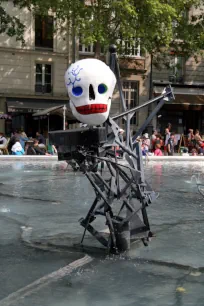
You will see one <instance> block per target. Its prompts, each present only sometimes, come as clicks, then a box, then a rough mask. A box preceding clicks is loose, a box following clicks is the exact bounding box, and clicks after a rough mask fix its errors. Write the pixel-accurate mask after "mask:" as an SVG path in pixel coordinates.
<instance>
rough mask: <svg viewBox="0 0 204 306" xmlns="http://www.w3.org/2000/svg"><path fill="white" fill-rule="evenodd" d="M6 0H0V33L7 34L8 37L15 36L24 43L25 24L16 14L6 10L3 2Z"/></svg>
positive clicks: (6, 0)
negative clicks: (10, 13) (12, 14)
mask: <svg viewBox="0 0 204 306" xmlns="http://www.w3.org/2000/svg"><path fill="white" fill-rule="evenodd" d="M7 2H9V1H8V0H5V1H1V0H0V34H3V33H5V34H7V35H8V36H9V37H12V36H16V40H20V41H21V42H22V43H23V44H24V37H23V34H24V30H25V26H24V25H23V24H22V23H21V21H20V19H19V18H17V17H16V16H11V15H9V14H8V12H6V9H5V4H6V3H7Z"/></svg>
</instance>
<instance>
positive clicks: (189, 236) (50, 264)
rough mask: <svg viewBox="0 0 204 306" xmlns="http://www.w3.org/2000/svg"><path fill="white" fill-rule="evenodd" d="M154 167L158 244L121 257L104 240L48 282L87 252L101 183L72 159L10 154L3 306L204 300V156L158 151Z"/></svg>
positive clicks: (4, 166) (2, 171) (3, 174)
mask: <svg viewBox="0 0 204 306" xmlns="http://www.w3.org/2000/svg"><path fill="white" fill-rule="evenodd" d="M145 172H146V178H147V181H148V182H150V184H152V186H153V189H154V190H155V191H157V192H159V193H160V197H159V198H158V200H157V202H156V203H154V204H152V206H151V207H149V208H148V213H149V220H150V223H151V228H152V230H153V232H154V233H155V235H156V237H155V238H153V239H152V241H151V243H150V244H149V246H148V247H144V246H143V245H142V244H141V245H138V244H137V245H133V246H132V248H131V251H130V252H129V253H128V254H127V255H126V256H120V257H114V256H111V257H108V256H106V255H104V253H103V252H100V250H99V249H98V251H97V246H94V247H95V248H94V249H93V251H92V252H91V258H92V259H91V261H90V262H89V263H88V264H87V265H84V266H82V267H81V268H78V269H75V270H74V271H73V272H71V273H67V274H66V275H65V276H63V277H61V278H59V277H58V278H56V279H53V281H51V282H47V283H46V282H44V284H43V283H42V282H43V281H44V280H45V278H43V277H44V276H45V275H48V276H49V275H51V273H53V272H55V271H58V270H59V269H60V268H63V267H65V266H67V265H69V264H70V263H72V262H73V261H77V260H78V259H80V258H83V257H84V253H83V252H82V251H81V250H80V249H79V248H77V244H78V243H79V242H80V238H81V234H82V231H83V228H81V227H80V225H79V223H78V219H79V218H80V217H82V216H84V215H85V214H86V213H87V210H88V208H89V206H90V203H91V202H92V199H93V197H94V194H93V190H92V188H91V186H90V185H89V182H88V181H87V180H86V178H85V177H84V176H83V175H82V174H80V173H77V172H75V173H74V172H72V171H70V170H67V168H66V163H58V162H51V163H49V162H38V163H35V162H33V163H32V162H31V163H30V162H21V161H15V162H9V163H6V162H4V163H3V162H2V163H1V164H0V233H1V234H0V249H1V252H0V263H1V264H0V276H1V277H0V306H8V305H14V306H17V305H18V306H36V305H40V306H41V305H43V306H48V305H49V306H65V305H66V306H69V305H70V306H75V305H76V306H88V305H97V306H98V305H99V306H104V305H106V306H133V305H137V306H140V305H141V306H143V305H144V306H160V305H161V306H164V305H172V306H173V305H174V306H175V305H176V306H181V305H183V306H203V300H204V291H203V282H204V263H203V253H204V238H203V237H204V227H203V225H204V200H203V197H202V195H201V194H200V193H199V192H198V190H197V186H196V182H195V179H194V178H192V177H193V176H196V177H197V178H198V179H199V180H200V182H202V181H203V179H202V178H203V177H204V164H203V162H193V161H192V162H189V163H186V162H170V161H165V162H156V161H152V162H149V163H148V164H147V165H146V167H145ZM87 241H88V242H89V243H90V244H91V243H92V240H90V241H89V240H87ZM75 247H76V249H75ZM53 275H55V274H53ZM46 279H47V278H46ZM38 280H40V282H39V283H38ZM41 281H42V282H41ZM36 282H37V283H36ZM33 283H35V284H37V285H36V286H35V287H32V286H31V285H32V284H33ZM42 284H43V285H42ZM33 288H34V289H33Z"/></svg>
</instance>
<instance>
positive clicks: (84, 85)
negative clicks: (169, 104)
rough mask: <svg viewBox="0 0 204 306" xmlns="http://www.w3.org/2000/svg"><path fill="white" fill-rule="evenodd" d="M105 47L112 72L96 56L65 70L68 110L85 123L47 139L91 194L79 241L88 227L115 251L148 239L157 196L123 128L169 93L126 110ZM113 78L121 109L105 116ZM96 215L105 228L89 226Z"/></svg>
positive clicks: (168, 90) (114, 67)
mask: <svg viewBox="0 0 204 306" xmlns="http://www.w3.org/2000/svg"><path fill="white" fill-rule="evenodd" d="M111 52H112V55H111V60H112V61H111V68H112V70H114V71H115V74H116V77H115V75H114V73H113V72H112V70H111V69H110V68H109V67H108V66H107V65H106V64H105V63H103V62H101V61H99V60H96V59H85V60H81V61H78V62H76V63H75V64H72V65H71V66H70V68H69V69H68V70H67V72H66V74H65V84H66V87H67V90H68V94H69V97H70V107H71V110H72V113H73V115H74V116H75V117H76V118H77V119H78V120H79V121H80V122H82V123H86V124H87V125H88V127H86V128H82V129H76V130H71V131H69V130H68V131H57V132H51V133H50V140H51V142H52V143H53V144H55V145H58V147H59V153H58V156H59V160H73V159H74V160H75V161H76V162H77V164H78V165H79V167H80V170H81V171H82V172H83V173H84V174H85V175H86V177H87V178H88V179H89V181H90V183H91V185H92V187H93V188H94V191H95V194H96V197H95V199H94V201H93V204H92V205H91V207H90V209H89V212H88V214H87V216H86V217H85V218H82V219H80V224H81V225H82V226H83V227H84V235H83V237H82V241H81V242H83V239H84V236H85V233H86V231H89V232H90V233H91V234H92V235H93V236H94V237H95V238H96V239H97V240H98V241H99V242H100V243H101V244H102V245H103V246H104V247H106V248H107V249H108V250H109V251H110V252H113V253H119V252H122V251H126V250H128V249H129V248H130V243H131V242H132V241H135V240H138V239H141V240H142V241H143V243H144V245H147V244H148V240H149V238H150V237H151V236H152V233H151V231H150V226H149V221H148V217H147V212H146V208H147V206H148V205H149V204H150V203H152V202H153V201H154V200H155V199H156V197H157V196H156V194H155V192H153V191H152V189H151V188H150V186H149V184H148V183H147V182H146V181H145V177H144V171H143V160H142V155H141V150H140V145H139V143H138V142H136V143H134V144H133V143H132V138H131V137H130V133H129V128H130V119H131V117H132V115H133V114H134V113H135V111H137V110H138V109H140V108H141V107H143V106H146V105H148V104H151V103H153V102H155V101H159V103H158V105H157V107H156V108H155V112H153V113H152V114H150V115H149V117H148V118H147V120H146V121H145V124H144V125H143V127H142V128H143V129H144V128H145V127H146V126H147V124H148V123H149V122H150V121H151V120H152V117H153V116H154V115H155V114H156V112H157V111H158V110H159V109H160V108H161V106H162V105H163V104H164V102H165V100H166V99H168V100H169V99H170V98H173V95H172V92H171V88H166V90H165V91H164V93H163V94H162V95H161V96H159V97H158V98H155V99H153V100H151V101H149V102H147V103H145V104H143V105H142V106H139V107H136V108H134V109H132V110H127V109H126V106H125V103H124V97H123V94H122V88H121V83H120V76H119V68H118V63H117V59H116V53H115V50H114V48H113V49H112V50H111ZM116 78H117V83H118V87H119V91H120V96H121V100H122V107H123V111H124V112H123V113H122V114H120V115H117V116H115V117H112V118H111V117H110V116H109V112H110V107H111V97H112V94H113V91H114V87H115V84H116ZM121 117H123V118H124V119H125V120H126V136H127V139H126V143H124V142H121V141H120V139H119V136H118V133H119V130H120V127H119V126H118V124H117V123H116V122H115V120H116V119H118V118H121ZM102 124H103V126H100V125H102ZM139 133H141V129H140V130H139ZM136 136H137V135H136ZM136 136H135V137H136ZM118 147H119V148H120V151H122V152H123V155H124V159H125V163H121V162H120V161H119V160H118V158H117V150H116V148H118ZM99 163H103V164H105V170H104V171H102V170H101V171H98V165H99ZM99 216H102V217H103V218H105V225H106V226H107V227H108V231H106V233H104V232H100V231H97V230H96V229H95V228H94V226H93V224H94V221H95V220H97V217H99Z"/></svg>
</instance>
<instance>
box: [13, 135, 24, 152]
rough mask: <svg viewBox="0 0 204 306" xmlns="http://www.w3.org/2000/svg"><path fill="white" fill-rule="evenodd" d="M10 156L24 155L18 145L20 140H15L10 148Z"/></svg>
mask: <svg viewBox="0 0 204 306" xmlns="http://www.w3.org/2000/svg"><path fill="white" fill-rule="evenodd" d="M11 152H12V155H24V154H25V151H24V149H23V148H22V146H21V144H20V139H19V138H16V140H15V143H14V144H13V146H12V148H11Z"/></svg>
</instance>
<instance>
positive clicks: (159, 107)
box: [132, 99, 165, 142]
mask: <svg viewBox="0 0 204 306" xmlns="http://www.w3.org/2000/svg"><path fill="white" fill-rule="evenodd" d="M164 103H165V100H164V99H161V100H160V102H159V104H157V106H156V107H155V109H154V110H153V111H152V112H151V114H150V115H149V117H148V118H147V119H146V120H145V122H144V123H143V124H142V126H141V127H140V128H139V130H138V131H137V132H136V133H135V135H134V136H133V138H132V141H133V142H134V141H135V140H136V139H137V137H138V136H140V135H141V134H142V132H143V131H144V130H145V128H146V127H147V126H148V124H149V123H150V122H151V121H152V119H153V118H154V116H156V114H157V113H158V111H159V110H160V109H161V108H162V106H163V105H164Z"/></svg>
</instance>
